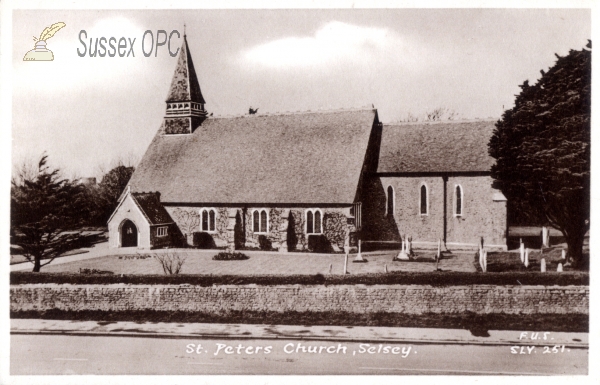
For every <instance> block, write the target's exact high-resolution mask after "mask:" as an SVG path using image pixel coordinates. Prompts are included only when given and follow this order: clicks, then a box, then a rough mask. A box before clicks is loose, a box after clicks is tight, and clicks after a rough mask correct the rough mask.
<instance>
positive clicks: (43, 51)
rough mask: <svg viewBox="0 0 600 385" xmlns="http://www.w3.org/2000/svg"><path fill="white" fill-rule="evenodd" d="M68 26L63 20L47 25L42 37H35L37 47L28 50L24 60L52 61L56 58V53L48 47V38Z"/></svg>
mask: <svg viewBox="0 0 600 385" xmlns="http://www.w3.org/2000/svg"><path fill="white" fill-rule="evenodd" d="M65 26H66V24H65V23H63V22H58V23H54V24H52V25H51V26H50V27H46V28H45V29H44V30H43V31H42V34H41V35H40V38H39V39H38V38H37V37H35V36H34V37H33V41H35V48H34V49H32V50H31V51H29V52H27V53H26V54H25V56H24V57H23V61H52V60H54V54H53V53H52V51H50V50H49V49H48V48H46V40H48V39H50V38H51V37H52V36H54V34H55V33H56V32H58V31H59V30H60V29H62V28H64V27H65Z"/></svg>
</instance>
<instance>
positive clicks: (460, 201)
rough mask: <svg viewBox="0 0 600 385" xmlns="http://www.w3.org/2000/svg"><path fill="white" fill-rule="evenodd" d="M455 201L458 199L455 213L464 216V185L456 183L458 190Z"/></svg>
mask: <svg viewBox="0 0 600 385" xmlns="http://www.w3.org/2000/svg"><path fill="white" fill-rule="evenodd" d="M455 196H456V198H455V201H456V208H455V215H456V216H457V217H460V216H462V212H463V191H462V187H461V186H460V185H458V184H457V185H456V190H455Z"/></svg>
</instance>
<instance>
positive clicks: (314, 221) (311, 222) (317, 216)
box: [306, 209, 323, 234]
mask: <svg viewBox="0 0 600 385" xmlns="http://www.w3.org/2000/svg"><path fill="white" fill-rule="evenodd" d="M322 220H323V215H322V214H321V210H319V209H308V210H306V234H321V233H322V232H323V223H322Z"/></svg>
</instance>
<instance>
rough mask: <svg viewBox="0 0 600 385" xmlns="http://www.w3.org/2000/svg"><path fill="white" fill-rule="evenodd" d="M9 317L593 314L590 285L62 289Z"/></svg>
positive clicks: (39, 288)
mask: <svg viewBox="0 0 600 385" xmlns="http://www.w3.org/2000/svg"><path fill="white" fill-rule="evenodd" d="M10 308H11V311H27V310H38V311H43V310H50V309H59V310H64V311H80V310H102V311H125V310H145V309H152V310H159V311H176V310H177V311H194V312H206V313H222V312H227V311H231V310H247V311H277V312H284V311H298V312H305V311H311V312H325V311H346V312H352V313H375V312H391V313H404V314H422V313H463V312H467V311H469V312H474V313H477V314H490V313H505V314H520V313H523V314H567V313H569V314H589V287H588V286H561V287H559V286H551V287H550V286H493V285H472V286H450V287H433V286H420V285H419V286H418V285H373V286H365V285H331V286H320V285H313V286H302V285H282V286H257V285H244V286H236V285H223V286H212V287H201V286H191V285H125V284H116V285H57V284H34V285H13V286H11V287H10Z"/></svg>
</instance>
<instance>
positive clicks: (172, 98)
mask: <svg viewBox="0 0 600 385" xmlns="http://www.w3.org/2000/svg"><path fill="white" fill-rule="evenodd" d="M185 101H194V102H198V103H203V104H204V103H206V102H205V101H204V98H203V97H202V92H201V91H200V83H198V77H197V76H196V70H195V69H194V63H193V62H192V55H190V49H189V47H188V44H187V38H186V36H185V35H184V36H183V44H182V45H181V49H180V51H179V58H178V59H177V67H175V73H174V74H173V79H172V80H171V87H170V88H169V94H168V96H167V100H166V102H167V103H169V102H185Z"/></svg>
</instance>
